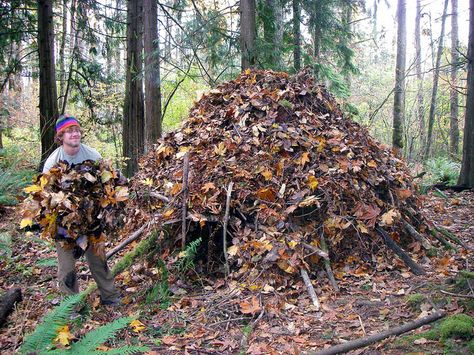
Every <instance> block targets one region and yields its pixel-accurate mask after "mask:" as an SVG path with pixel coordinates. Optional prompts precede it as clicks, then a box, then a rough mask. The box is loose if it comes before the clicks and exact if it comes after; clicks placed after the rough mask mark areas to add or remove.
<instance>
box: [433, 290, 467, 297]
mask: <svg viewBox="0 0 474 355" xmlns="http://www.w3.org/2000/svg"><path fill="white" fill-rule="evenodd" d="M440 292H441V293H444V294H445V295H449V296H453V297H461V298H474V295H462V294H460V293H452V292H448V291H444V290H440Z"/></svg>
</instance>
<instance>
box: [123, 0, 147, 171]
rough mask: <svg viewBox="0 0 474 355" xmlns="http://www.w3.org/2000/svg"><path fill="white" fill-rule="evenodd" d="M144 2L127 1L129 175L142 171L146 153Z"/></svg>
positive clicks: (125, 135)
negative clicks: (142, 161) (143, 67)
mask: <svg viewBox="0 0 474 355" xmlns="http://www.w3.org/2000/svg"><path fill="white" fill-rule="evenodd" d="M142 14H143V2H142V0H128V1H127V63H126V70H127V75H126V81H125V103H124V110H123V111H124V112H123V156H124V157H125V158H128V160H127V166H126V168H125V173H126V174H127V176H132V175H133V174H134V173H135V172H136V171H137V170H138V157H139V156H140V155H142V154H143V152H144V145H145V139H144V133H145V130H144V121H145V117H144V110H143V91H142V79H141V72H142V49H143V42H142V26H141V25H142V23H143V22H142V20H143V19H142Z"/></svg>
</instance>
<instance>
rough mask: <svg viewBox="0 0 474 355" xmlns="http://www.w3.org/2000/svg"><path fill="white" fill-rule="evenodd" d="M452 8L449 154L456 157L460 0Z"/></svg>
mask: <svg viewBox="0 0 474 355" xmlns="http://www.w3.org/2000/svg"><path fill="white" fill-rule="evenodd" d="M451 6H452V11H451V95H450V100H449V104H450V108H451V116H450V120H449V152H450V153H451V156H452V157H456V156H457V155H458V153H459V126H458V115H459V112H458V111H459V109H458V91H457V82H458V80H457V71H458V65H459V55H458V47H459V40H458V0H451Z"/></svg>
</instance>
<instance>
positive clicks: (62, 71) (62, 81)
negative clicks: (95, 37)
mask: <svg viewBox="0 0 474 355" xmlns="http://www.w3.org/2000/svg"><path fill="white" fill-rule="evenodd" d="M67 3H68V0H63V20H62V21H63V23H62V31H63V33H62V34H61V42H60V44H59V107H62V106H63V100H64V90H65V85H66V58H65V53H64V50H65V49H66V37H67Z"/></svg>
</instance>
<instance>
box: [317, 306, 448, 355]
mask: <svg viewBox="0 0 474 355" xmlns="http://www.w3.org/2000/svg"><path fill="white" fill-rule="evenodd" d="M445 316H446V313H444V312H436V313H433V314H431V315H429V316H427V317H424V318H420V319H417V320H415V321H413V322H409V323H406V324H403V325H401V326H398V327H395V328H391V329H389V330H386V331H383V332H380V333H377V334H373V335H369V336H367V337H363V338H359V339H355V340H351V341H348V342H347V343H344V344H339V345H336V346H332V347H330V348H328V349H324V350H320V351H315V352H310V353H308V355H335V354H342V353H346V352H348V351H351V350H354V349H359V348H363V347H365V346H367V345H370V344H373V343H376V342H378V341H380V340H383V339H385V338H388V337H390V336H392V335H400V334H403V333H406V332H409V331H410V330H413V329H416V328H419V327H421V326H423V325H425V324H429V323H431V322H434V321H436V320H438V319H440V318H443V317H445Z"/></svg>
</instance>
